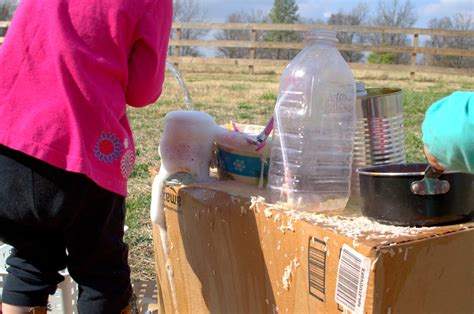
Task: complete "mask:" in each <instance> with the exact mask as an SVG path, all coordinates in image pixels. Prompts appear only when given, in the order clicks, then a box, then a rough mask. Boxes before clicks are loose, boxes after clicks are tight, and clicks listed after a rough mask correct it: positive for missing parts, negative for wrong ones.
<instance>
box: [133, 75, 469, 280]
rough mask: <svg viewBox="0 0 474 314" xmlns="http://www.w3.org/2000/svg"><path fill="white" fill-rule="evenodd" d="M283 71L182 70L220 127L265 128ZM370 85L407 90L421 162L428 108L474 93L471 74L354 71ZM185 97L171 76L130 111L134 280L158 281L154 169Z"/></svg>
mask: <svg viewBox="0 0 474 314" xmlns="http://www.w3.org/2000/svg"><path fill="white" fill-rule="evenodd" d="M282 70H283V69H282V68H278V69H274V68H256V69H255V75H249V74H248V71H247V69H246V68H245V67H240V68H239V67H229V66H206V67H196V66H183V67H181V69H180V71H181V73H182V75H183V79H184V81H185V82H186V84H187V86H188V89H189V91H190V93H191V96H192V98H193V102H194V105H195V108H196V109H197V110H201V111H206V112H208V113H209V114H210V115H212V116H213V117H214V118H215V119H216V122H217V123H219V124H222V123H226V122H228V121H229V120H234V121H237V122H240V123H251V124H265V123H266V121H267V120H268V119H269V118H270V116H271V114H272V111H273V107H274V105H275V100H276V94H277V88H278V80H279V76H280V74H281V72H282ZM354 75H355V77H356V79H357V80H358V81H364V82H365V83H366V86H367V87H398V88H402V89H403V95H404V113H405V134H406V147H407V159H408V160H409V161H416V160H422V159H423V155H422V153H421V141H420V138H421V134H420V125H421V122H422V120H423V116H424V112H425V110H426V108H427V107H428V106H429V105H430V104H431V103H432V102H434V101H436V100H437V99H439V98H441V97H444V96H445V95H447V94H449V93H451V92H452V91H454V90H461V89H462V90H474V79H473V78H471V77H467V76H448V75H444V76H441V75H432V74H430V75H427V74H417V75H416V78H415V80H414V81H413V80H410V76H409V73H388V74H387V73H382V72H373V71H372V72H369V71H354ZM183 103H184V99H183V96H182V93H181V91H180V90H179V87H178V84H177V83H176V81H175V80H174V79H173V78H172V77H171V76H169V73H167V80H166V82H165V86H164V90H163V94H162V96H161V98H160V100H159V101H158V103H157V104H156V105H153V106H149V107H147V108H142V109H133V108H130V109H129V111H128V113H129V118H130V121H131V124H132V127H133V130H134V135H135V142H136V147H137V159H136V165H135V168H134V171H133V174H132V178H131V180H130V183H129V198H128V214H127V224H128V226H129V227H130V229H129V231H128V232H127V242H128V243H129V245H130V264H131V267H132V275H133V277H134V279H140V280H149V279H154V257H153V247H152V237H151V225H150V221H149V206H150V189H151V185H150V173H149V169H150V168H158V167H159V155H158V144H159V140H160V134H161V131H162V123H163V118H164V116H165V115H166V113H167V112H168V111H172V110H180V109H184V106H183Z"/></svg>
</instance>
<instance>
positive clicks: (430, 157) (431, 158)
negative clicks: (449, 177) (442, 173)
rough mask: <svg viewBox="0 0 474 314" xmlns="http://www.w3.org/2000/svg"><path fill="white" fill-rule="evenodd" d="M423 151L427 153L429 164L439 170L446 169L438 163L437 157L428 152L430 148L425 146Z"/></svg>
mask: <svg viewBox="0 0 474 314" xmlns="http://www.w3.org/2000/svg"><path fill="white" fill-rule="evenodd" d="M423 151H424V152H425V156H426V159H428V162H429V163H430V164H431V165H432V166H433V167H434V168H436V169H438V170H444V167H443V166H441V165H440V164H439V163H438V160H437V159H436V157H434V156H433V155H431V154H430V152H429V151H428V148H427V147H426V146H423Z"/></svg>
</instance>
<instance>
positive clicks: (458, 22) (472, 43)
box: [425, 13, 474, 68]
mask: <svg viewBox="0 0 474 314" xmlns="http://www.w3.org/2000/svg"><path fill="white" fill-rule="evenodd" d="M429 28H434V29H444V30H456V31H473V30H474V19H473V17H472V15H469V14H466V13H458V14H455V15H454V16H453V17H452V18H450V17H447V16H445V17H442V18H433V19H431V20H430V21H429ZM425 46H426V47H430V48H459V49H469V50H472V49H473V47H474V38H472V37H452V36H449V37H448V36H437V35H433V36H431V39H430V40H428V41H426V43H425ZM425 62H426V64H428V65H434V66H446V67H455V68H465V67H469V68H472V67H474V58H469V57H460V56H459V57H458V56H436V55H428V56H426V57H425Z"/></svg>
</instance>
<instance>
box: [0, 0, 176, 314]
mask: <svg viewBox="0 0 474 314" xmlns="http://www.w3.org/2000/svg"><path fill="white" fill-rule="evenodd" d="M171 20H172V0H100V1H97V0H81V1H73V0H22V1H21V3H20V5H19V7H18V9H17V12H16V14H15V16H14V19H13V21H12V23H11V26H10V28H9V30H8V32H7V35H6V38H5V41H4V43H3V45H2V46H1V47H0V69H1V70H0V71H1V79H0V117H1V121H2V122H1V123H0V180H2V184H1V186H0V240H3V241H5V242H6V243H9V244H11V245H12V246H13V247H14V250H13V252H12V255H11V256H10V258H9V259H8V260H7V263H8V265H9V268H8V272H9V275H8V277H7V281H6V283H5V286H4V291H3V303H4V309H3V311H4V313H8V312H7V310H8V308H9V307H8V305H12V306H22V307H24V308H33V307H45V306H46V304H47V297H48V294H51V293H54V290H55V287H56V285H57V284H58V283H59V282H60V281H61V280H62V277H61V276H60V275H59V274H58V271H59V270H61V269H63V268H64V267H66V266H67V267H68V270H69V272H70V274H71V275H72V277H73V278H74V279H75V280H76V282H78V284H79V287H80V295H79V302H78V307H79V311H80V312H81V313H88V314H89V313H120V311H121V310H122V309H123V308H125V306H126V305H127V304H128V302H129V299H130V296H131V286H130V279H129V277H130V270H129V267H128V264H127V247H126V245H125V244H124V243H123V240H122V237H123V231H122V230H123V223H124V217H125V212H124V197H125V196H126V195H127V178H128V176H129V175H130V173H131V170H132V166H133V163H134V159H135V154H134V142H133V137H132V132H131V129H130V125H129V122H128V119H127V116H126V104H129V105H131V106H134V107H142V106H146V105H148V104H150V103H153V102H154V101H156V99H157V98H158V97H159V95H160V93H161V87H162V83H163V80H164V71H165V61H166V51H167V47H168V39H169V33H170V28H171ZM66 250H67V254H66ZM5 304H7V307H5Z"/></svg>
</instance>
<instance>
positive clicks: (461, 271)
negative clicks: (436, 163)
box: [153, 181, 474, 313]
mask: <svg viewBox="0 0 474 314" xmlns="http://www.w3.org/2000/svg"><path fill="white" fill-rule="evenodd" d="M256 194H259V195H263V194H264V191H260V190H257V189H256V188H255V187H248V186H244V185H242V184H239V183H236V182H231V181H229V182H214V183H209V184H199V185H198V184H195V185H190V186H184V187H168V188H166V190H165V191H164V197H163V199H164V201H165V206H166V211H165V212H166V214H165V216H166V222H167V233H168V237H169V242H168V244H167V245H168V249H169V256H165V254H164V251H163V247H162V245H161V241H160V233H159V228H158V226H157V225H154V227H153V228H154V229H153V238H154V243H155V253H156V255H155V256H156V272H157V277H158V282H159V293H158V304H159V307H160V313H177V312H179V313H340V312H343V311H344V312H347V311H350V312H355V313H473V312H474V298H473V296H474V268H473V261H474V223H472V222H471V223H466V224H458V225H451V226H444V227H433V228H408V227H395V226H386V225H381V224H378V223H375V222H372V221H370V220H368V219H366V218H363V217H359V216H358V215H357V212H354V211H352V212H351V211H343V212H339V213H333V214H332V215H329V214H328V215H314V214H313V215H311V214H304V213H300V212H295V211H291V210H284V209H279V208H274V207H271V206H269V205H268V204H265V203H264V202H262V199H261V198H258V197H255V196H252V195H256ZM167 270H169V272H168V271H167ZM169 274H171V275H169Z"/></svg>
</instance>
